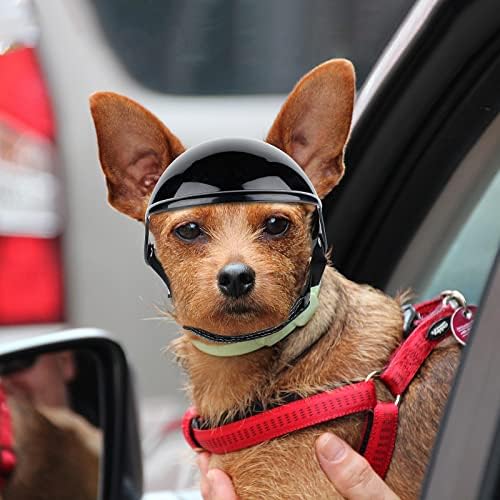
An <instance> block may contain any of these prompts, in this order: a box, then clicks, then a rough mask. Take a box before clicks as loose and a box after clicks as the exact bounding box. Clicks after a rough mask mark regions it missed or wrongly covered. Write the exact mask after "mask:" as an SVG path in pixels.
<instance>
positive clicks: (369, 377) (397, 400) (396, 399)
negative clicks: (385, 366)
mask: <svg viewBox="0 0 500 500" xmlns="http://www.w3.org/2000/svg"><path fill="white" fill-rule="evenodd" d="M381 373H382V371H381V370H374V371H372V372H370V373H369V374H368V375H367V376H366V378H365V382H369V381H370V380H372V379H374V378H375V377H378V376H379V375H380V374H381ZM400 402H401V394H398V395H397V396H395V397H394V404H395V405H396V406H399V403H400Z"/></svg>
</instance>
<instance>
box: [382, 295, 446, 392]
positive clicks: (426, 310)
mask: <svg viewBox="0 0 500 500" xmlns="http://www.w3.org/2000/svg"><path fill="white" fill-rule="evenodd" d="M440 302H441V301H438V304H436V300H434V301H428V302H425V303H423V304H421V305H420V306H419V307H417V312H418V313H419V315H420V316H421V319H419V320H417V321H416V322H415V323H416V327H415V330H414V331H413V332H412V333H411V334H410V336H409V337H408V338H407V339H406V340H405V341H404V342H403V343H402V344H401V345H400V347H399V348H398V349H397V350H396V351H395V353H394V354H393V356H392V358H391V359H390V361H389V364H388V366H387V368H386V369H385V370H384V372H383V373H382V374H381V375H380V380H381V381H382V382H384V384H385V385H386V386H387V387H388V388H389V390H390V391H391V393H392V395H393V396H394V397H396V396H398V395H400V394H403V393H404V392H405V390H406V389H407V387H408V385H410V383H411V381H412V380H413V378H414V377H415V375H416V374H417V372H418V371H419V369H420V367H421V366H422V364H423V363H424V361H425V360H426V359H427V357H428V356H429V354H430V353H431V352H432V351H433V350H434V348H435V347H436V346H437V345H438V344H439V343H440V342H441V341H442V340H443V339H444V338H446V337H447V336H449V335H450V328H449V323H448V325H446V323H445V322H443V324H442V328H440V330H441V331H439V330H437V332H438V335H436V337H429V332H430V331H431V329H432V326H433V324H436V325H438V326H439V324H440V323H439V322H440V320H444V319H445V318H449V317H451V315H452V314H453V312H454V309H453V308H452V307H451V306H450V305H444V306H443V305H441V304H440ZM433 307H434V310H433V311H432V308H433ZM430 311H432V312H430ZM422 316H423V317H422Z"/></svg>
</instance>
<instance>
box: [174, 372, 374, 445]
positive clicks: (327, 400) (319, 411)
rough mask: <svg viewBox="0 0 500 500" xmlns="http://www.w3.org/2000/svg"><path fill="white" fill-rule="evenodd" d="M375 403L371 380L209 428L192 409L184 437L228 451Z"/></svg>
mask: <svg viewBox="0 0 500 500" xmlns="http://www.w3.org/2000/svg"><path fill="white" fill-rule="evenodd" d="M376 403H377V395H376V392H375V384H374V383H373V381H372V380H370V381H368V382H359V383H357V384H352V385H346V386H343V387H339V388H337V389H333V390H331V391H326V392H323V393H320V394H316V395H314V396H311V397H308V398H305V399H300V400H298V401H293V402H292V403H288V404H285V405H283V406H278V407H276V408H273V409H271V410H268V411H265V412H262V413H258V414H257V415H252V416H251V417H247V418H245V419H243V420H238V421H235V422H231V423H229V424H226V425H221V426H219V427H215V428H212V429H199V428H196V427H197V425H198V421H197V417H198V415H197V413H196V410H194V409H191V410H190V411H189V412H187V413H186V414H185V415H184V420H183V424H182V429H183V432H184V437H185V438H186V440H187V441H188V443H189V444H190V445H191V447H193V448H195V449H196V448H197V449H200V448H201V449H204V450H207V451H209V452H211V453H230V452H232V451H237V450H241V449H243V448H248V447H250V446H254V445H256V444H259V443H262V442H263V441H269V440H271V439H274V438H277V437H280V436H283V435H285V434H288V433H290V432H294V431H298V430H300V429H305V428H307V427H311V426H313V425H317V424H321V423H323V422H327V421H329V420H334V419H336V418H340V417H345V416H346V415H352V414H354V413H360V412H365V411H369V410H372V409H373V408H374V407H375V405H376Z"/></svg>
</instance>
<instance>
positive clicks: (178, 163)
mask: <svg viewBox="0 0 500 500" xmlns="http://www.w3.org/2000/svg"><path fill="white" fill-rule="evenodd" d="M232 202H237V203H244V202H251V203H258V202H264V203H308V204H311V205H314V207H315V211H314V215H313V223H312V238H313V243H314V247H313V253H312V260H311V271H310V274H311V276H310V280H309V281H310V284H309V287H310V286H315V285H317V284H318V283H319V281H320V279H321V275H322V273H323V269H324V266H325V262H326V257H325V252H326V249H327V241H326V234H325V230H324V222H323V218H322V213H321V200H320V199H319V198H318V195H317V194H316V191H315V189H314V186H313V185H312V183H311V181H310V180H309V179H308V177H307V176H306V175H305V173H304V172H303V170H302V169H301V168H300V167H299V166H298V165H297V163H296V162H295V161H294V160H293V159H292V158H291V157H290V156H288V155H287V154H286V153H284V152H283V151H281V150H280V149H278V148H276V147H274V146H271V145H270V144H267V143H266V142H263V141H259V140H255V139H243V138H226V139H215V140H211V141H207V142H204V143H202V144H200V145H198V146H195V147H193V148H190V149H188V150H187V151H186V152H184V153H183V154H181V155H180V156H178V157H177V158H176V159H175V160H174V161H173V162H172V163H171V164H170V165H169V166H168V168H167V169H165V171H164V172H163V174H162V176H161V177H160V179H159V180H158V182H157V184H156V186H155V188H154V190H153V193H152V194H151V198H150V200H149V204H148V208H147V211H146V217H145V225H146V235H145V245H144V252H145V259H146V262H147V263H148V264H149V265H150V266H151V267H152V268H153V269H154V270H155V271H156V272H157V273H158V274H159V275H160V277H161V278H162V279H163V281H164V282H165V284H166V285H167V288H169V281H168V276H167V273H166V272H165V270H164V269H163V267H162V266H161V264H160V262H159V261H158V259H157V258H156V256H155V251H154V243H152V242H151V235H150V232H149V221H150V217H151V216H152V215H154V214H158V213H161V212H167V211H172V210H178V209H181V208H190V207H195V206H200V205H210V204H213V203H232ZM309 287H308V288H309ZM169 293H170V289H169Z"/></svg>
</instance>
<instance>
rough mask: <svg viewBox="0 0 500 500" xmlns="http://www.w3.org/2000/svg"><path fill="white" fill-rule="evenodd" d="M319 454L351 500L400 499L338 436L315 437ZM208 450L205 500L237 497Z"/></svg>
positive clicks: (202, 463)
mask: <svg viewBox="0 0 500 500" xmlns="http://www.w3.org/2000/svg"><path fill="white" fill-rule="evenodd" d="M316 456H317V457H318V461H319V463H320V465H321V468H322V469H323V471H324V472H325V474H326V475H327V477H328V479H329V480H330V481H331V482H332V484H333V485H334V486H335V489H336V490H337V491H338V492H339V493H340V494H341V495H342V496H343V497H345V498H346V499H348V500H368V499H371V498H377V499H379V500H399V497H398V496H397V495H396V494H395V493H394V492H393V491H392V490H391V489H390V488H389V487H388V486H387V485H386V484H385V483H384V481H383V480H382V479H381V478H380V476H378V475H377V473H376V472H375V471H374V470H373V469H372V468H371V467H370V465H369V464H368V462H367V461H366V460H365V459H364V458H363V457H362V456H361V455H359V454H358V453H356V452H355V451H354V450H353V449H352V448H351V447H350V446H349V445H348V444H347V443H345V442H344V441H342V439H340V438H338V437H337V436H335V435H333V434H330V433H327V434H323V435H322V436H321V437H320V438H319V439H318V440H317V441H316ZM209 460H210V454H209V453H200V455H199V456H198V467H199V468H200V473H201V494H202V496H203V498H204V500H237V496H236V493H235V491H234V487H233V485H232V483H231V479H230V478H229V476H228V475H227V474H225V473H224V472H223V471H222V470H220V469H211V470H210V471H209V470H208V463H209Z"/></svg>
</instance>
